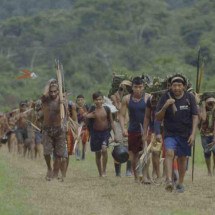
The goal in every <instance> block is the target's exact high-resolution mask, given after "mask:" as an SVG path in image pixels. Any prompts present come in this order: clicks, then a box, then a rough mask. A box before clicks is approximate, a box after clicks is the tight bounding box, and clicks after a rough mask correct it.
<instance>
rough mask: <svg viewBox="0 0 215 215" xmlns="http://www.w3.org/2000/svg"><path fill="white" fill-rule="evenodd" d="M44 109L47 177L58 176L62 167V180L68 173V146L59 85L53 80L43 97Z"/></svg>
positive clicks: (48, 178)
mask: <svg viewBox="0 0 215 215" xmlns="http://www.w3.org/2000/svg"><path fill="white" fill-rule="evenodd" d="M41 101H42V111H43V117H44V121H43V132H42V133H43V137H42V143H43V148H44V157H45V161H46V164H47V168H48V171H47V175H46V179H47V180H51V178H52V177H53V178H57V177H58V173H59V170H60V169H61V172H62V178H60V179H61V180H62V181H63V180H64V178H65V174H66V158H67V157H68V152H67V148H66V126H65V125H63V123H62V120H61V115H60V102H63V101H60V97H59V86H58V84H57V82H56V81H54V80H52V81H51V82H50V83H49V84H48V85H47V86H46V88H45V91H44V94H43V96H42V97H41ZM52 153H53V155H54V158H55V159H54V165H53V171H52V165H51V155H52Z"/></svg>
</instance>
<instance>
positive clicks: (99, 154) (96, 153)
mask: <svg viewBox="0 0 215 215" xmlns="http://www.w3.org/2000/svg"><path fill="white" fill-rule="evenodd" d="M101 156H102V153H101V151H99V152H95V158H96V165H97V168H98V172H99V176H100V177H102V163H101Z"/></svg>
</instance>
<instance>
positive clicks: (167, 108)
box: [156, 74, 198, 192]
mask: <svg viewBox="0 0 215 215" xmlns="http://www.w3.org/2000/svg"><path fill="white" fill-rule="evenodd" d="M186 84H187V82H186V79H185V78H184V77H183V76H182V75H178V74H177V75H174V76H172V78H171V80H170V89H169V90H168V91H167V92H166V93H165V94H164V95H163V96H162V97H161V99H160V100H159V102H158V105H157V109H156V119H157V120H159V121H162V120H163V124H164V144H165V153H166V158H165V162H166V174H167V184H166V190H167V191H170V192H171V191H172V190H173V188H174V186H173V182H172V163H173V159H174V156H175V155H176V156H177V157H178V171H179V182H178V184H177V186H176V191H177V192H184V186H183V182H184V176H185V172H186V167H187V156H191V146H192V144H193V143H194V140H195V135H196V128H197V124H198V111H197V105H196V101H195V97H194V96H193V94H191V93H189V92H186V90H185V89H186Z"/></svg>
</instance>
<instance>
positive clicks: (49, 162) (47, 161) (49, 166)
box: [44, 155, 53, 181]
mask: <svg viewBox="0 0 215 215" xmlns="http://www.w3.org/2000/svg"><path fill="white" fill-rule="evenodd" d="M44 158H45V161H46V166H47V169H48V171H47V174H46V180H48V181H50V180H51V178H52V175H53V172H52V166H51V155H44Z"/></svg>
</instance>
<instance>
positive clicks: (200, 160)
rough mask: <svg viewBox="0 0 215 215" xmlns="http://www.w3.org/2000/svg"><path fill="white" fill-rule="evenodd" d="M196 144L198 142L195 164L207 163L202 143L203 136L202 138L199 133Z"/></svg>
mask: <svg viewBox="0 0 215 215" xmlns="http://www.w3.org/2000/svg"><path fill="white" fill-rule="evenodd" d="M195 144H196V147H195V164H196V165H197V166H203V165H205V160H204V154H203V149H202V145H201V138H200V135H199V134H198V135H197V137H196V141H195Z"/></svg>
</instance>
